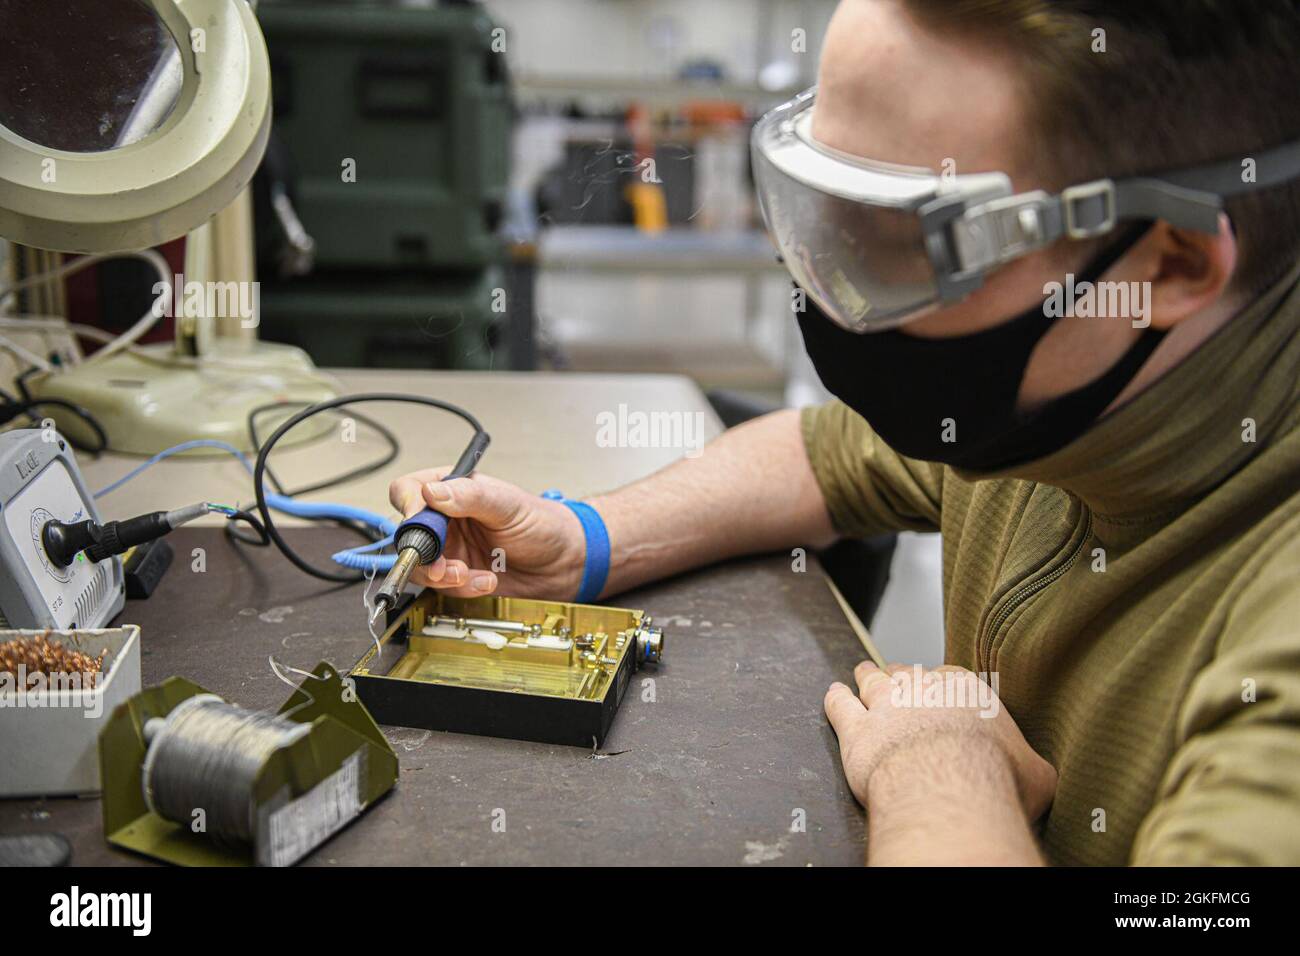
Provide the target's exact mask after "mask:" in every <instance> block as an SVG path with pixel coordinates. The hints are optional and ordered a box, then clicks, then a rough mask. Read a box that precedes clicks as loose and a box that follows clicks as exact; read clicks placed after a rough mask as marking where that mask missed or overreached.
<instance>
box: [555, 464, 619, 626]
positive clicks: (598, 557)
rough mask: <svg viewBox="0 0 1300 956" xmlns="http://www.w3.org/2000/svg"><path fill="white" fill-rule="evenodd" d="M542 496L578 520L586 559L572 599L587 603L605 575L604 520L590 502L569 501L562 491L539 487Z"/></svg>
mask: <svg viewBox="0 0 1300 956" xmlns="http://www.w3.org/2000/svg"><path fill="white" fill-rule="evenodd" d="M542 497H543V498H549V499H550V500H551V501H558V502H560V504H562V505H564V506H565V507H567V508H568V509H569V510H570V511H572V512H573V513H574V514H575V515H577V516H578V520H579V521H580V522H582V533H583V535H584V536H585V537H586V539H587V559H586V563H585V564H584V565H583V568H582V583H581V584H579V585H578V597H577V598H576V600H577V602H578V603H579V604H590V603H592V602H593V601H595V600H596V599H597V598H598V597H600V592H601V591H603V590H605V580H606V579H607V578H608V577H609V532H608V531H607V530H606V529H605V521H604V519H603V518H601V516H600V512H599V511H597V510H596V509H595V508H593V507H592V506H591V505H589V504H587V503H586V502H584V501H571V500H570V499H568V498H566V497H564V492H562V491H555V490H554V489H552V490H550V491H543V492H542Z"/></svg>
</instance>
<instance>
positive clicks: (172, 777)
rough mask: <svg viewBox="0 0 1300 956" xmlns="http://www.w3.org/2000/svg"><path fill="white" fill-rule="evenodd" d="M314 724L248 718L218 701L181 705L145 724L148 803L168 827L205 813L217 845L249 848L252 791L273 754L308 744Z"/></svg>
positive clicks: (253, 824)
mask: <svg viewBox="0 0 1300 956" xmlns="http://www.w3.org/2000/svg"><path fill="white" fill-rule="evenodd" d="M310 730H311V726H310V725H309V724H304V723H296V722H294V721H291V720H286V719H285V718H283V717H280V716H278V715H276V714H270V713H264V712H258V711H251V710H245V709H244V708H242V707H237V706H235V705H234V704H229V703H227V702H226V701H224V700H222V699H221V698H220V697H217V696H216V695H215V694H199V695H197V696H195V697H190V698H188V699H186V700H184V701H182V702H181V703H180V704H179V705H178V706H177V707H176V708H175V709H174V710H172V711H171V713H169V714H168V715H167V717H166V718H160V717H155V718H153V719H152V720H150V721H148V722H147V723H146V724H145V728H144V734H145V740H146V741H147V742H148V745H149V749H148V752H147V753H146V755H145V759H144V766H143V769H142V773H141V776H142V785H143V788H144V799H145V803H146V805H147V806H148V807H149V809H150V810H151V811H152V812H154V813H156V814H158V816H160V817H162V818H163V819H165V820H170V821H172V822H173V823H179V824H182V825H184V826H186V827H191V826H192V825H193V824H194V822H195V820H196V819H197V816H196V814H197V813H199V812H201V813H202V816H203V826H204V829H205V830H206V832H207V833H208V835H209V836H211V837H212V838H213V839H214V840H217V841H221V842H227V843H252V842H253V838H254V834H256V832H257V806H256V803H255V801H254V798H253V785H254V783H255V782H256V780H257V775H258V773H259V771H260V770H261V768H262V767H263V765H264V764H265V763H266V761H267V760H268V759H269V758H270V757H271V755H272V754H273V753H275V752H276V751H277V750H279V749H280V748H282V747H287V746H289V745H290V744H292V743H293V742H294V741H296V740H298V739H299V738H301V737H304V736H306V735H307V734H308V733H309V732H310Z"/></svg>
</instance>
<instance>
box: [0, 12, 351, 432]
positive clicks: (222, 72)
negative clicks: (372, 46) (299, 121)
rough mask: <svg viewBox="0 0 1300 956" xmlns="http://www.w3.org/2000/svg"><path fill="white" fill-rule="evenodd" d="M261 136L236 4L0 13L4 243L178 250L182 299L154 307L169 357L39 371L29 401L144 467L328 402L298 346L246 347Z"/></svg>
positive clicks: (157, 351) (265, 115) (100, 360)
mask: <svg viewBox="0 0 1300 956" xmlns="http://www.w3.org/2000/svg"><path fill="white" fill-rule="evenodd" d="M270 125H271V82H270V66H269V63H268V57H267V52H266V45H265V42H264V41H263V39H262V34H261V30H260V29H259V27H258V24H257V19H256V16H255V15H254V13H253V11H252V9H251V8H250V6H249V4H248V2H247V0H41V2H40V3H31V2H30V0H0V237H4V238H7V239H9V240H11V241H13V242H16V243H21V244H23V245H27V246H32V247H35V248H39V249H47V250H55V251H60V252H72V253H106V252H123V251H130V250H141V249H147V248H150V247H153V246H157V245H160V244H162V243H165V242H169V241H171V240H173V239H176V238H179V237H180V236H184V235H188V236H189V238H188V240H187V243H186V266H185V276H184V278H185V285H184V287H176V288H175V289H173V290H168V291H167V293H166V294H165V295H162V296H159V298H158V300H157V302H156V303H155V308H156V309H158V310H160V311H161V310H163V309H166V310H168V314H173V315H174V317H175V318H176V329H177V340H176V343H175V344H174V345H161V346H159V345H154V346H143V347H141V346H135V345H133V344H132V345H130V346H129V347H123V348H119V349H106V350H105V351H106V352H111V353H112V354H105V355H104V356H102V357H97V355H96V354H92V355H91V356H90V357H89V358H88V359H86V360H85V361H84V362H83V363H81V364H78V365H73V366H70V367H68V368H56V369H49V370H42V372H40V373H39V374H36V375H34V376H32V377H31V378H30V379H28V380H27V384H28V387H29V389H30V390H31V392H32V394H33V396H34V397H38V398H60V399H63V400H65V401H69V402H73V403H75V404H78V405H81V406H83V407H85V408H87V409H89V410H90V411H91V412H92V413H93V414H94V415H95V417H96V418H97V419H98V420H99V421H100V423H101V424H102V425H103V427H104V429H105V431H106V432H107V434H108V437H109V445H110V447H111V448H113V449H115V450H118V451H126V452H131V453H137V454H152V453H154V452H157V451H159V450H161V449H162V448H165V447H169V446H170V445H174V444H177V443H179V442H181V441H185V440H187V439H191V438H217V439H222V440H225V441H228V442H230V443H232V444H235V445H238V446H241V447H247V446H248V441H249V439H248V431H247V415H248V413H249V411H251V410H252V409H253V408H256V407H258V406H260V405H265V404H267V403H269V402H272V401H278V400H291V401H302V402H317V401H321V400H323V399H326V398H329V397H332V396H333V395H334V394H335V393H336V392H335V389H334V388H333V387H332V384H331V382H330V381H329V380H328V379H326V378H325V377H324V376H322V375H321V374H320V373H319V372H317V371H316V370H315V369H314V368H313V366H312V364H311V361H310V359H309V358H308V357H307V355H306V353H304V352H302V351H301V350H300V349H295V348H292V347H289V346H282V345H272V344H268V343H258V342H257V341H256V336H255V331H254V330H255V328H256V324H257V320H258V316H257V315H256V304H257V301H258V297H257V287H256V283H255V282H254V281H253V280H254V274H253V264H252V263H253V254H252V235H251V214H250V207H249V197H248V193H247V186H248V184H249V182H250V180H251V179H252V177H253V173H254V172H255V170H256V169H257V166H258V164H259V162H260V161H261V158H262V154H263V152H264V151H265V148H266V142H267V137H268V135H269V132H270ZM173 281H174V280H173ZM153 291H154V293H155V294H157V293H158V289H157V287H155V289H154V290H153ZM250 304H251V305H252V306H253V308H251V309H250V308H249V305H250ZM214 305H215V306H216V308H213V306H214ZM214 312H215V313H216V314H214ZM55 417H56V420H58V416H57V415H56V416H55ZM59 424H60V425H61V426H62V425H64V424H65V423H63V422H62V421H60V422H59ZM78 424H79V423H77V422H76V420H75V419H73V420H70V421H69V422H67V423H66V427H68V428H69V429H75V428H76V427H78Z"/></svg>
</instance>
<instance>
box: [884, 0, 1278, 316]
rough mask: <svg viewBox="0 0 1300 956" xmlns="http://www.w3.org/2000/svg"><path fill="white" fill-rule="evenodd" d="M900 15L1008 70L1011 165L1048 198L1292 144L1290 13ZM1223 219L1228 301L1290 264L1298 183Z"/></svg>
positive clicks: (1029, 6)
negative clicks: (1019, 127) (1016, 74)
mask: <svg viewBox="0 0 1300 956" xmlns="http://www.w3.org/2000/svg"><path fill="white" fill-rule="evenodd" d="M902 2H903V4H904V6H905V8H906V9H908V10H909V12H910V13H911V14H912V15H913V17H914V18H915V19H916V20H917V21H918V22H919V23H921V24H923V25H924V26H925V27H926V28H927V29H931V30H934V31H935V32H947V33H952V34H955V35H959V36H963V37H973V38H976V39H977V40H982V41H985V42H989V43H991V44H994V45H995V46H996V47H997V48H999V49H1000V50H1002V51H1004V52H1006V53H1008V54H1010V55H1011V56H1012V57H1013V58H1014V60H1015V62H1016V63H1017V65H1018V67H1019V69H1020V71H1021V75H1022V77H1023V80H1024V89H1025V92H1026V102H1028V103H1029V104H1030V110H1031V116H1030V135H1029V137H1028V140H1027V141H1026V144H1025V146H1026V147H1027V148H1028V149H1029V150H1030V151H1031V152H1030V153H1029V154H1028V155H1027V156H1026V157H1025V159H1026V162H1027V163H1028V164H1029V166H1030V168H1032V169H1035V170H1038V171H1039V172H1040V173H1041V174H1043V175H1045V176H1046V179H1045V181H1044V185H1045V186H1047V187H1049V188H1053V189H1060V188H1061V187H1063V186H1067V185H1070V184H1071V183H1075V182H1083V181H1087V180H1089V179H1095V178H1098V177H1101V176H1109V177H1112V178H1114V177H1118V176H1129V175H1135V174H1141V173H1155V172H1160V171H1163V170H1172V169H1178V168H1180V167H1186V166H1192V165H1197V164H1201V163H1206V162H1212V161H1215V160H1224V159H1238V160H1245V159H1248V158H1252V157H1255V156H1257V155H1258V154H1259V153H1260V152H1262V151H1263V150H1265V149H1267V148H1269V147H1271V146H1278V145H1281V144H1282V143H1286V142H1290V141H1292V140H1296V139H1300V0H902ZM1098 30H1102V31H1104V34H1098V33H1096V32H1095V31H1098ZM1101 40H1104V44H1105V52H1100V51H1099V50H1096V49H1095V48H1096V47H1097V46H1098V44H1099V41H1101ZM1225 210H1226V212H1227V213H1228V216H1229V218H1230V219H1231V220H1232V223H1233V229H1234V230H1235V232H1236V235H1237V239H1238V243H1239V246H1240V253H1239V260H1238V264H1237V272H1236V274H1235V275H1234V277H1233V281H1232V285H1233V288H1234V289H1235V290H1237V291H1240V292H1245V293H1251V294H1253V293H1255V292H1258V291H1259V290H1261V289H1262V288H1263V287H1265V286H1266V285H1268V284H1270V283H1272V282H1273V281H1274V280H1276V279H1277V278H1279V277H1280V276H1281V274H1282V273H1283V272H1285V271H1286V270H1287V269H1288V268H1290V267H1291V266H1292V265H1294V264H1295V263H1296V261H1297V260H1298V259H1300V182H1298V181H1293V182H1291V183H1288V184H1286V185H1283V186H1279V187H1274V188H1270V189H1263V188H1260V189H1258V190H1252V191H1251V192H1248V193H1245V194H1243V195H1240V196H1238V197H1235V198H1231V199H1228V200H1226V202H1225Z"/></svg>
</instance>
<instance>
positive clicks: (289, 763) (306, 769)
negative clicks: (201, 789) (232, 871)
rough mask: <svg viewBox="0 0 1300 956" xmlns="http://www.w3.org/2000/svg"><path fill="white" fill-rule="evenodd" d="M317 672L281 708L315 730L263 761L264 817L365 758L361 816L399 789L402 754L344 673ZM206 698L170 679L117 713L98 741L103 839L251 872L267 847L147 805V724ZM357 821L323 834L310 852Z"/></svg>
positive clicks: (258, 800) (257, 793) (184, 862)
mask: <svg viewBox="0 0 1300 956" xmlns="http://www.w3.org/2000/svg"><path fill="white" fill-rule="evenodd" d="M312 673H313V674H314V676H315V678H316V680H315V681H312V680H311V679H310V678H308V679H307V681H306V682H305V683H307V684H309V685H310V691H311V692H310V693H306V692H304V691H303V689H302V688H301V687H300V688H299V689H297V690H295V691H294V692H293V694H292V695H291V696H290V697H289V699H288V700H287V701H285V703H284V706H283V707H281V708H280V710H279V712H278V713H279V714H280V715H281V716H283V717H285V718H286V719H288V720H291V721H294V722H295V723H303V724H310V725H311V731H310V732H309V733H307V734H306V735H304V736H303V737H301V738H299V739H298V740H297V741H295V742H294V743H292V744H290V745H288V746H286V747H283V748H281V749H279V750H277V751H276V752H275V753H273V754H272V755H271V756H270V757H269V758H267V760H266V762H265V763H264V764H263V766H262V769H261V770H260V771H259V773H258V774H257V778H256V781H255V783H254V785H253V800H254V803H255V804H256V806H257V808H258V811H259V816H260V815H261V814H262V812H263V811H264V810H266V811H273V810H278V809H280V808H282V807H284V806H287V805H288V804H289V803H290V802H291V801H295V800H298V799H299V798H302V797H304V796H305V795H308V794H309V793H310V791H312V789H313V788H315V787H317V786H318V785H320V784H322V783H323V782H326V781H328V780H330V778H331V777H332V776H333V775H335V774H337V773H338V772H339V768H340V767H342V766H343V764H344V762H345V761H347V760H349V759H350V758H352V756H353V755H354V754H357V753H358V752H360V754H361V760H360V763H359V771H358V773H359V776H358V780H357V798H358V803H359V806H358V808H357V815H358V816H359V815H360V814H361V813H363V812H364V811H365V810H366V809H367V808H368V807H369V806H370V805H371V804H373V803H374V802H375V801H376V800H378V799H379V798H380V797H382V796H383V795H384V794H385V793H387V792H388V791H389V790H391V789H392V788H393V786H394V784H396V783H397V755H396V754H395V753H394V752H393V748H392V747H391V746H390V745H389V743H388V741H387V740H385V739H384V735H383V734H382V733H380V731H379V727H378V726H377V725H376V724H375V721H374V719H373V718H372V717H371V716H370V714H369V712H368V711H367V710H366V708H365V707H364V706H363V705H362V704H361V702H360V701H359V700H357V699H356V695H355V694H353V693H351V688H350V687H348V686H346V685H345V684H344V682H343V679H342V678H341V677H340V676H339V674H338V671H337V670H336V669H335V668H334V667H333V666H332V665H330V664H327V663H325V662H321V663H320V664H317V665H316V667H315V669H314V670H313V671H312ZM206 693H209V692H208V691H206V690H204V689H203V688H202V687H200V686H199V685H197V684H195V683H193V682H192V681H188V680H186V679H185V678H183V677H170V678H168V679H167V680H165V681H163V683H162V684H160V685H158V686H157V687H151V688H149V689H147V690H145V691H142V692H141V693H139V694H137V695H135V696H134V697H132V698H130V699H129V700H127V701H125V702H124V703H122V704H121V705H119V706H118V707H117V709H116V710H114V711H113V715H112V716H111V717H110V718H109V721H108V724H107V726H105V728H104V730H103V732H102V733H101V734H100V736H99V762H100V776H101V781H102V784H103V815H104V836H105V837H106V838H107V839H108V842H109V843H111V844H113V845H114V846H116V847H121V848H122V849H124V850H131V851H134V852H136V853H142V854H144V855H145V856H150V857H153V858H155V859H158V860H163V861H164V862H167V863H175V864H179V865H181V866H251V865H254V864H255V863H257V862H258V858H259V848H258V847H248V846H227V845H223V844H221V843H218V842H216V841H214V840H213V839H212V838H211V837H210V836H209V835H208V834H205V833H195V832H193V831H192V830H191V828H190V827H189V826H186V825H184V824H181V823H175V822H173V821H170V820H165V819H163V818H162V817H160V816H158V815H157V814H156V813H153V812H152V811H151V810H150V809H149V807H148V805H147V804H146V803H145V799H144V792H143V786H142V778H141V773H142V768H143V766H144V760H145V754H146V752H147V750H148V745H147V743H146V740H145V734H144V727H145V724H146V722H147V721H149V720H150V719H151V718H154V717H166V716H167V715H168V714H170V713H171V712H172V710H174V709H175V708H176V707H177V706H178V705H179V704H181V702H183V701H185V700H188V699H189V698H191V697H194V696H196V695H198V694H206ZM348 822H351V821H350V820H348V821H345V822H343V823H341V824H340V825H339V826H338V827H335V828H334V829H332V830H330V831H329V832H328V833H326V834H324V836H322V837H321V839H320V840H319V841H316V843H314V844H313V846H312V847H311V848H314V846H315V845H318V844H319V843H321V842H324V841H325V840H327V839H329V837H330V836H332V835H333V833H335V832H337V830H338V829H341V828H342V826H345V825H346V824H347V823H348ZM311 848H309V849H308V850H307V851H306V852H310V849H311ZM303 855H305V853H304V854H303Z"/></svg>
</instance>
